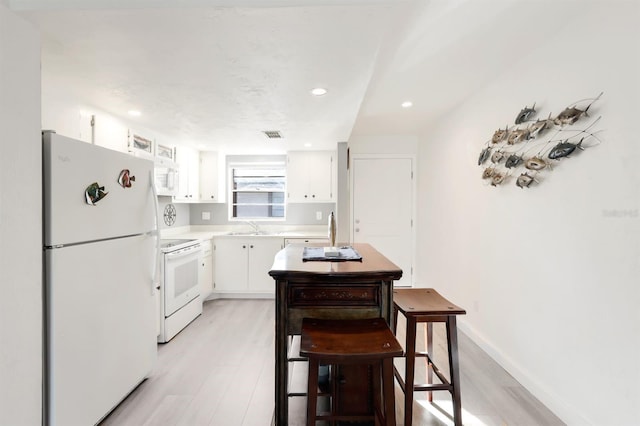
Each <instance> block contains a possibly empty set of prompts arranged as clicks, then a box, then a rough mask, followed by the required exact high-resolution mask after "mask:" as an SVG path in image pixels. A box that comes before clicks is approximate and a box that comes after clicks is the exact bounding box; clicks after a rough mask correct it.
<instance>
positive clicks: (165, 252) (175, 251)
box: [158, 239, 203, 343]
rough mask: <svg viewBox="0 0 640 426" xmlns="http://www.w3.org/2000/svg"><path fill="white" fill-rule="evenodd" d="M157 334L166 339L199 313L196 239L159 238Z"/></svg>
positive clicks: (199, 249)
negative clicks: (158, 332) (158, 318)
mask: <svg viewBox="0 0 640 426" xmlns="http://www.w3.org/2000/svg"><path fill="white" fill-rule="evenodd" d="M160 251H161V253H162V256H161V262H160V277H161V282H160V334H159V335H158V342H160V343H166V342H168V341H169V340H171V339H172V338H173V337H174V336H175V335H176V334H178V333H179V332H180V331H181V330H182V329H183V328H185V327H186V326H187V325H189V323H190V322H191V321H193V320H194V319H195V318H196V317H197V316H198V315H200V314H201V313H202V299H201V297H200V286H199V282H200V280H199V277H200V263H201V261H202V256H203V251H202V247H201V246H200V241H199V240H189V239H173V240H164V239H163V240H160Z"/></svg>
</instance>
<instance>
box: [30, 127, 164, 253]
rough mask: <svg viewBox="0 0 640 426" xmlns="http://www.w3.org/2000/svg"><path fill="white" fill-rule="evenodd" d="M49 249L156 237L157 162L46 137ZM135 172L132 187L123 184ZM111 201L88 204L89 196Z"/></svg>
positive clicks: (45, 239)
mask: <svg viewBox="0 0 640 426" xmlns="http://www.w3.org/2000/svg"><path fill="white" fill-rule="evenodd" d="M43 143H44V150H43V161H44V177H43V178H44V184H43V186H44V193H45V198H44V220H45V224H44V225H45V237H44V245H45V246H55V245H65V244H70V243H79V242H85V241H96V240H100V239H107V238H112V237H118V236H125V235H135V234H141V233H145V232H149V231H153V230H154V229H155V226H156V217H155V212H154V202H155V200H154V195H153V187H152V185H153V162H151V161H149V160H146V159H142V158H137V157H134V156H132V155H128V154H124V153H122V152H118V151H113V150H110V149H106V148H102V147H99V146H95V145H91V144H88V143H86V142H81V141H76V140H74V139H70V138H67V137H64V136H60V135H57V134H55V133H45V134H44V136H43ZM123 170H129V173H128V174H127V176H128V178H131V177H132V176H133V177H135V181H131V182H130V183H131V187H128V188H125V187H122V186H121V185H120V184H119V183H118V178H119V177H120V176H121V172H122V171H123ZM93 183H97V186H99V187H102V186H104V192H106V193H107V195H106V196H105V197H104V198H102V199H101V200H100V201H98V202H96V203H95V205H91V204H88V203H87V201H86V198H85V190H86V189H87V187H89V186H90V185H91V184H93Z"/></svg>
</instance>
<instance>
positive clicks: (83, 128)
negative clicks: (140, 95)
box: [42, 74, 182, 152]
mask: <svg viewBox="0 0 640 426" xmlns="http://www.w3.org/2000/svg"><path fill="white" fill-rule="evenodd" d="M67 89H68V88H66V87H65V86H64V85H63V84H62V83H60V82H59V81H58V78H57V77H55V76H48V75H46V74H43V76H42V128H43V129H48V130H55V131H56V133H59V134H61V135H64V136H68V137H71V138H75V139H79V140H83V141H85V142H91V117H92V116H94V117H95V127H94V133H95V136H94V137H95V143H96V145H100V146H104V147H106V148H110V149H114V150H116V151H121V152H127V151H128V148H127V134H128V131H129V129H131V130H132V131H134V132H136V133H137V134H139V135H141V136H143V137H145V138H147V139H152V140H155V141H156V143H161V144H164V145H169V146H175V145H177V144H180V143H182V142H181V141H176V140H174V139H172V138H170V137H168V136H165V135H163V134H162V133H158V132H156V131H154V130H153V129H149V128H147V127H145V126H142V125H139V124H138V123H137V122H136V120H135V118H133V117H132V118H131V119H130V120H124V119H121V118H119V117H116V116H114V115H112V114H110V113H108V112H106V111H104V110H102V109H100V107H99V106H96V105H90V104H87V103H86V101H84V100H83V99H81V97H79V96H76V95H75V94H74V91H73V90H67Z"/></svg>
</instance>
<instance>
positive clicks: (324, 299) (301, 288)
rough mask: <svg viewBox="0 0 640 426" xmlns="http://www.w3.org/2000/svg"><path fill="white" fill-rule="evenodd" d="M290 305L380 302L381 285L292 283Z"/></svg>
mask: <svg viewBox="0 0 640 426" xmlns="http://www.w3.org/2000/svg"><path fill="white" fill-rule="evenodd" d="M288 291H289V292H288V296H287V297H288V306H289V307H290V308H297V307H310V306H317V307H333V306H335V307H345V306H353V307H358V308H361V307H364V306H378V305H379V304H380V299H381V295H380V286H379V285H376V284H349V285H340V284H336V285H331V284H325V285H313V284H303V283H300V284H294V283H292V284H290V285H289V288H288Z"/></svg>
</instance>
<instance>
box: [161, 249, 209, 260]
mask: <svg viewBox="0 0 640 426" xmlns="http://www.w3.org/2000/svg"><path fill="white" fill-rule="evenodd" d="M198 251H201V250H200V246H199V245H198V246H195V247H189V248H186V249H182V250H178V251H175V252H172V253H165V256H166V257H167V259H169V260H176V259H181V258H183V257H187V256H190V255H193V254H196V253H197V252H198Z"/></svg>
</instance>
